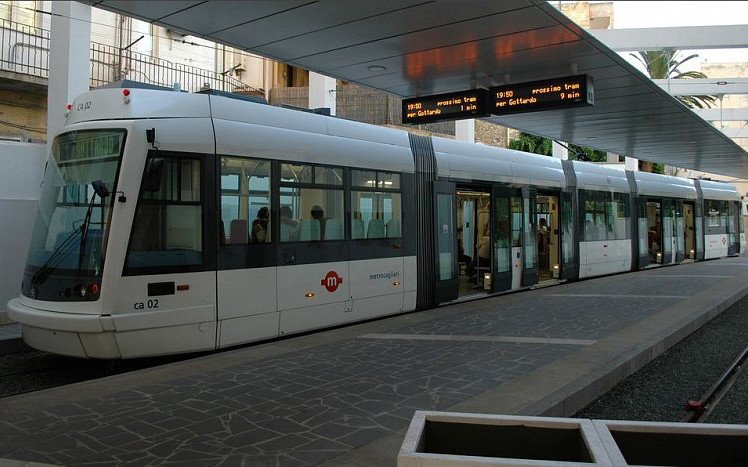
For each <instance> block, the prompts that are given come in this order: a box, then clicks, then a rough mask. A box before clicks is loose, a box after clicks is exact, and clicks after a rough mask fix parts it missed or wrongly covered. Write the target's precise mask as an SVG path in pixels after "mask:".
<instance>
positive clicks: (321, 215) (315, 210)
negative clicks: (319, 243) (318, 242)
mask: <svg viewBox="0 0 748 467" xmlns="http://www.w3.org/2000/svg"><path fill="white" fill-rule="evenodd" d="M311 214H312V219H316V220H318V221H319V238H320V239H322V240H324V238H325V220H326V219H325V211H323V210H322V207H320V206H318V205H316V204H315V205H314V206H313V207H312V212H311Z"/></svg>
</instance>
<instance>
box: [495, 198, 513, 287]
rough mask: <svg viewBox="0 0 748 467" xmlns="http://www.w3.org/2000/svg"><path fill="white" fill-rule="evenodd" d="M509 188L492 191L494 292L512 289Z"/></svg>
mask: <svg viewBox="0 0 748 467" xmlns="http://www.w3.org/2000/svg"><path fill="white" fill-rule="evenodd" d="M513 191H514V190H512V189H509V188H498V187H495V188H494V189H493V206H494V213H495V216H494V229H493V231H494V236H493V252H494V258H493V259H494V261H493V271H492V272H493V281H492V288H491V290H493V291H494V292H501V291H503V290H510V289H511V288H512V265H513V262H514V261H516V258H513V255H512V212H511V211H512V204H511V203H512V192H513Z"/></svg>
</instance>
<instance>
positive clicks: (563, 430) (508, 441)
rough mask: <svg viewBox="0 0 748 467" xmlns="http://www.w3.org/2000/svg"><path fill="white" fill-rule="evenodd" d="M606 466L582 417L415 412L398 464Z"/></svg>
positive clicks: (602, 450) (404, 466)
mask: <svg viewBox="0 0 748 467" xmlns="http://www.w3.org/2000/svg"><path fill="white" fill-rule="evenodd" d="M590 464H603V465H610V459H609V458H608V455H607V452H606V450H605V448H604V447H603V444H602V443H601V441H600V439H599V438H598V435H597V432H596V431H595V428H594V426H593V425H592V422H591V421H590V420H587V419H573V418H548V417H519V416H510V415H483V414H480V415H479V414H464V413H449V412H426V411H417V412H416V413H415V415H414V416H413V419H412V421H411V424H410V427H409V428H408V432H407V433H406V435H405V440H404V441H403V444H402V447H401V449H400V453H399V454H398V457H397V465H398V467H428V466H439V467H446V466H457V465H459V466H479V465H481V466H485V465H544V466H549V465H590Z"/></svg>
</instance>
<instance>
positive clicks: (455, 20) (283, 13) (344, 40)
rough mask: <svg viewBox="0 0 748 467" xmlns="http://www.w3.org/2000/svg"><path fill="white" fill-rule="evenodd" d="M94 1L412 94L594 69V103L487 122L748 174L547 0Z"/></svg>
mask: <svg viewBox="0 0 748 467" xmlns="http://www.w3.org/2000/svg"><path fill="white" fill-rule="evenodd" d="M84 3H88V4H90V5H92V6H95V7H97V8H102V9H104V10H109V11H113V12H117V13H121V14H124V15H126V16H131V17H134V18H138V19H141V20H144V21H148V22H150V23H153V24H157V25H160V26H164V27H166V28H168V29H171V30H174V31H177V32H181V33H184V34H190V35H193V36H197V37H203V38H206V39H209V40H212V41H215V42H218V43H221V44H226V45H229V46H232V47H236V48H238V49H242V50H245V51H247V52H251V53H253V54H257V55H260V56H264V57H269V58H272V59H275V60H278V61H281V62H284V63H288V64H291V65H294V66H299V67H302V68H306V69H309V70H313V71H316V72H319V73H321V74H323V75H327V76H330V77H334V78H338V79H341V80H346V81H351V82H354V83H358V84H361V85H364V86H368V87H371V88H374V89H378V90H381V91H384V92H387V93H390V94H394V95H397V96H400V97H404V98H407V97H417V96H424V95H430V94H439V93H447V92H453V91H462V90H466V89H472V88H488V87H491V86H497V85H501V84H511V83H519V82H524V81H534V80H541V79H546V78H555V77H561V76H568V75H577V74H587V75H590V76H592V78H593V80H594V90H595V104H594V106H589V107H576V108H568V109H560V110H547V111H542V112H531V113H521V114H512V115H505V116H500V117H499V116H493V117H488V118H487V119H488V120H489V121H492V122H495V123H499V124H502V125H506V126H509V127H512V128H517V129H521V130H523V131H527V132H530V133H534V134H537V135H542V136H546V137H549V138H553V139H555V140H558V141H564V142H571V143H575V144H578V145H581V146H588V147H592V148H596V149H601V150H605V151H609V152H613V153H617V154H620V155H625V156H632V157H637V158H640V159H644V160H649V161H653V162H659V163H664V164H668V165H673V166H677V167H683V168H689V169H695V170H701V171H705V172H712V173H717V174H723V175H729V176H734V177H740V178H748V153H746V151H744V150H743V149H742V148H741V147H740V146H738V145H737V144H735V142H734V141H732V140H731V139H730V138H728V137H726V136H725V135H723V134H722V133H721V132H720V131H719V130H718V129H716V128H715V127H714V126H712V125H711V124H709V123H708V122H706V121H705V120H703V119H702V118H700V117H699V116H698V115H696V114H695V113H694V112H692V111H691V110H690V109H688V108H687V107H685V106H684V105H682V104H681V103H680V102H679V101H677V100H676V99H675V98H673V97H672V96H670V95H669V94H667V93H666V92H665V91H664V90H662V89H661V88H660V87H659V86H657V85H656V84H654V82H652V81H651V80H650V79H649V77H647V76H646V75H644V74H643V73H641V72H640V71H638V70H637V69H636V68H635V67H633V66H632V65H631V64H629V63H628V62H627V61H626V60H624V59H623V58H622V57H621V56H619V55H618V54H617V53H616V52H613V51H612V50H610V49H608V48H607V47H606V46H605V45H604V44H602V43H601V42H600V41H598V40H597V39H595V38H594V37H592V35H590V34H589V33H588V32H586V31H585V30H583V29H582V28H581V27H579V26H578V25H576V24H575V23H574V22H572V21H571V20H570V19H569V18H567V17H566V16H565V15H563V14H562V13H561V12H559V11H558V10H557V9H556V8H554V7H553V6H552V5H550V4H548V3H547V2H545V1H540V0H502V1H495V0H460V1H454V0H452V1H424V0H347V1H324V0H323V1H309V0H277V1H149V0H147V1H116V0H103V1H97V0H92V1H86V2H84Z"/></svg>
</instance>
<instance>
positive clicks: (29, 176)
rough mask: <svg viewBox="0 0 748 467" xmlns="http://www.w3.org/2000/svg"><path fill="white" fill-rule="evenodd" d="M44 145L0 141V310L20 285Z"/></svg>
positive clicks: (37, 200) (16, 294) (37, 193)
mask: <svg viewBox="0 0 748 467" xmlns="http://www.w3.org/2000/svg"><path fill="white" fill-rule="evenodd" d="M45 148H46V146H45V145H43V144H32V143H12V142H6V141H0V168H2V170H0V232H2V233H0V265H1V269H0V313H2V312H3V311H5V309H6V306H5V304H6V303H7V302H8V300H10V299H11V298H14V297H17V296H18V293H19V290H20V287H21V277H22V275H23V268H24V265H25V264H26V254H27V253H28V248H29V242H30V240H31V232H32V229H33V227H34V218H35V217H36V210H37V205H38V202H39V196H40V193H41V186H40V185H41V182H42V179H43V176H44V163H45V161H46V153H45V151H46V149H45ZM0 318H1V317H0Z"/></svg>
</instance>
